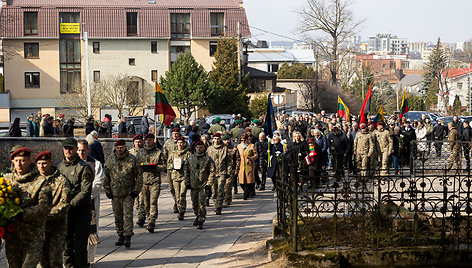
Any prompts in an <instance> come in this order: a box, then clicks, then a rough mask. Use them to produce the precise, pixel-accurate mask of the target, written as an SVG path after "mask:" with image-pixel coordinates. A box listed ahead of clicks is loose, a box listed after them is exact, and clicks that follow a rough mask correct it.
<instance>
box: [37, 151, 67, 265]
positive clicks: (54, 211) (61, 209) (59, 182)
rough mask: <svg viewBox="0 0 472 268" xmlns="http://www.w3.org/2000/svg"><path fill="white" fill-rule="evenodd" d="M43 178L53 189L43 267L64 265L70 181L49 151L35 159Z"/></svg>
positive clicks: (47, 222) (42, 261) (42, 260)
mask: <svg viewBox="0 0 472 268" xmlns="http://www.w3.org/2000/svg"><path fill="white" fill-rule="evenodd" d="M34 162H35V163H36V167H37V168H38V171H39V174H40V176H41V178H44V179H46V180H47V182H48V184H49V186H50V187H51V190H52V208H51V210H50V212H49V215H48V217H47V221H46V240H45V242H44V247H43V256H42V258H41V267H44V268H47V267H62V253H63V252H64V245H65V243H66V236H67V212H68V211H69V192H70V186H69V181H68V180H67V179H66V177H64V176H63V175H62V174H61V173H59V170H57V168H56V167H55V166H54V165H53V162H52V155H51V152H49V151H44V152H41V153H39V154H38V155H37V156H36V158H35V159H34Z"/></svg>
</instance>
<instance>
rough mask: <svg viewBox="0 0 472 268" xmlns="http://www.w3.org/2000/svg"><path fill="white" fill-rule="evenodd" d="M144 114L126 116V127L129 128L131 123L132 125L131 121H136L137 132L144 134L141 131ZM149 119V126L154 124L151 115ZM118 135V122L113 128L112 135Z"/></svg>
mask: <svg viewBox="0 0 472 268" xmlns="http://www.w3.org/2000/svg"><path fill="white" fill-rule="evenodd" d="M142 118H143V117H142V116H128V117H126V128H128V126H129V125H131V121H133V122H134V128H135V129H136V134H143V133H142V131H141V119H142ZM148 121H149V126H153V125H154V120H153V119H152V118H150V117H148ZM116 135H118V123H116V124H115V125H114V126H113V128H112V137H115V136H116Z"/></svg>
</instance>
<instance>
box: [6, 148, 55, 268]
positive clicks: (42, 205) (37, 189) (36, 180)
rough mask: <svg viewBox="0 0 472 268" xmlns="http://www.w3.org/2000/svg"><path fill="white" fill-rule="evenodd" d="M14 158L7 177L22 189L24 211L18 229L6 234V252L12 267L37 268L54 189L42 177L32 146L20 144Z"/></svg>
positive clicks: (20, 195)
mask: <svg viewBox="0 0 472 268" xmlns="http://www.w3.org/2000/svg"><path fill="white" fill-rule="evenodd" d="M10 159H11V160H12V161H13V165H14V170H13V171H12V173H9V174H7V175H5V179H6V180H7V181H9V182H10V183H11V187H12V188H13V189H14V190H15V191H17V192H18V194H19V198H20V207H21V208H22V209H23V212H22V215H20V216H19V218H18V220H16V222H15V231H14V232H11V233H9V232H7V233H6V234H5V236H4V239H5V254H6V256H7V262H8V267H11V268H21V267H27V268H33V267H36V266H37V265H38V263H39V261H40V260H41V253H42V249H43V244H44V240H45V233H46V219H47V216H48V214H49V211H50V209H51V199H52V190H51V187H49V185H48V182H47V180H46V178H44V177H38V173H37V171H36V170H35V169H34V167H33V165H32V161H31V160H32V159H31V151H30V150H29V149H28V148H25V147H21V148H18V149H17V150H15V151H14V152H13V153H12V154H11V157H10ZM4 198H5V197H4Z"/></svg>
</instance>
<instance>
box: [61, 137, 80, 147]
mask: <svg viewBox="0 0 472 268" xmlns="http://www.w3.org/2000/svg"><path fill="white" fill-rule="evenodd" d="M62 146H63V147H77V140H76V139H74V138H67V139H65V140H63V141H62Z"/></svg>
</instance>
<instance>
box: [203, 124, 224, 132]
mask: <svg viewBox="0 0 472 268" xmlns="http://www.w3.org/2000/svg"><path fill="white" fill-rule="evenodd" d="M225 130H226V129H225V127H224V126H222V125H220V123H216V124H214V125H213V126H211V127H210V129H209V130H208V132H207V133H208V135H213V134H215V133H216V132H224V131H225Z"/></svg>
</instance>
